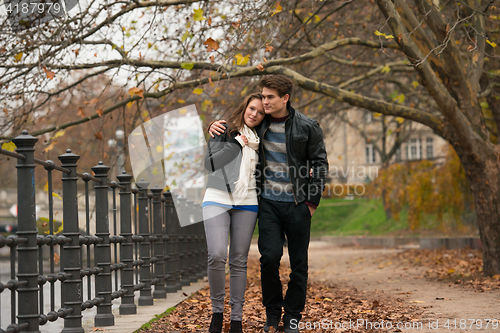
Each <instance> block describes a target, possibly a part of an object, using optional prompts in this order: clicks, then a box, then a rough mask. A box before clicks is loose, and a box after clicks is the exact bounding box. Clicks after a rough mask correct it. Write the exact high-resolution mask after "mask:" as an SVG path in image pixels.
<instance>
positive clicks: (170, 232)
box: [163, 190, 177, 293]
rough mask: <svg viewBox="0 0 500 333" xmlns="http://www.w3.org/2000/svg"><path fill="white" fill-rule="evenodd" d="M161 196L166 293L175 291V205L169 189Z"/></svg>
mask: <svg viewBox="0 0 500 333" xmlns="http://www.w3.org/2000/svg"><path fill="white" fill-rule="evenodd" d="M163 196H164V197H165V230H164V233H165V242H166V244H167V246H166V255H165V279H166V284H167V288H166V291H167V293H175V292H177V286H176V279H175V271H176V267H175V259H176V256H177V253H176V252H175V249H176V246H175V243H176V242H177V235H176V234H175V233H174V232H175V226H174V223H175V216H174V215H175V207H174V201H173V199H172V193H171V192H170V190H167V191H165V192H163Z"/></svg>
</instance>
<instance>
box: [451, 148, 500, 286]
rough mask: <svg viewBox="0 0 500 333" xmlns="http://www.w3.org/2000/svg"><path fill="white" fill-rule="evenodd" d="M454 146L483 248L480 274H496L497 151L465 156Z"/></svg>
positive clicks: (499, 258) (499, 246)
mask: <svg viewBox="0 0 500 333" xmlns="http://www.w3.org/2000/svg"><path fill="white" fill-rule="evenodd" d="M454 146H455V145H454ZM454 148H455V150H456V151H457V154H458V156H459V157H460V160H461V161H462V165H463V166H464V169H465V172H466V175H467V178H468V180H469V183H470V184H471V191H472V194H473V197H474V208H475V209H476V214H477V225H478V228H479V236H480V239H481V244H482V248H483V273H484V275H486V276H493V275H497V274H500V210H499V208H500V201H499V199H500V192H499V191H500V178H499V175H500V174H499V170H500V155H499V154H498V152H497V154H495V155H492V156H481V158H480V159H478V156H477V155H476V156H467V155H465V154H464V152H463V149H461V147H460V146H457V147H454ZM478 154H479V152H478ZM474 157H475V163H474V162H472V158H474ZM484 161H486V162H484ZM483 163H484V164H483Z"/></svg>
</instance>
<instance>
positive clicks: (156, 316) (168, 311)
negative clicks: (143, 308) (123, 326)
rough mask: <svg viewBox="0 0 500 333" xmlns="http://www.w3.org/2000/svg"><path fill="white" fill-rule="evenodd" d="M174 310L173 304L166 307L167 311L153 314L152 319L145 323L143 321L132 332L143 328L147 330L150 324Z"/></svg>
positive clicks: (138, 331) (137, 331) (138, 332)
mask: <svg viewBox="0 0 500 333" xmlns="http://www.w3.org/2000/svg"><path fill="white" fill-rule="evenodd" d="M174 310H175V306H173V307H171V308H168V309H167V311H165V312H163V313H161V314H159V315H155V316H154V318H153V319H151V320H150V321H148V322H147V323H144V324H142V325H141V327H140V328H139V329H137V330H135V331H134V333H140V332H141V331H143V330H147V329H150V328H151V324H153V323H155V322H157V321H158V320H160V319H161V318H163V317H165V316H168V315H169V314H171V313H172V311H174Z"/></svg>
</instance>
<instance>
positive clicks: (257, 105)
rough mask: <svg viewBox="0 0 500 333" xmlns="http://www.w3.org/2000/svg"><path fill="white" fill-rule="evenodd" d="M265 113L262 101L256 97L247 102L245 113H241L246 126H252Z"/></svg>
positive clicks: (258, 121) (259, 120)
mask: <svg viewBox="0 0 500 333" xmlns="http://www.w3.org/2000/svg"><path fill="white" fill-rule="evenodd" d="M265 115H266V114H265V112H264V106H263V105H262V101H261V100H260V99H258V98H254V99H252V101H251V102H250V103H248V105H247V108H246V110H245V114H244V115H243V120H244V121H245V124H246V125H247V126H248V127H250V128H254V127H255V126H257V125H258V124H260V123H261V121H262V119H264V116H265Z"/></svg>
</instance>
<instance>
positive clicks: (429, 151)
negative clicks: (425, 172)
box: [425, 138, 434, 159]
mask: <svg viewBox="0 0 500 333" xmlns="http://www.w3.org/2000/svg"><path fill="white" fill-rule="evenodd" d="M432 143H433V142H432V138H427V139H426V140H425V152H426V155H427V158H428V159H433V158H434V145H433V144H432Z"/></svg>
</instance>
